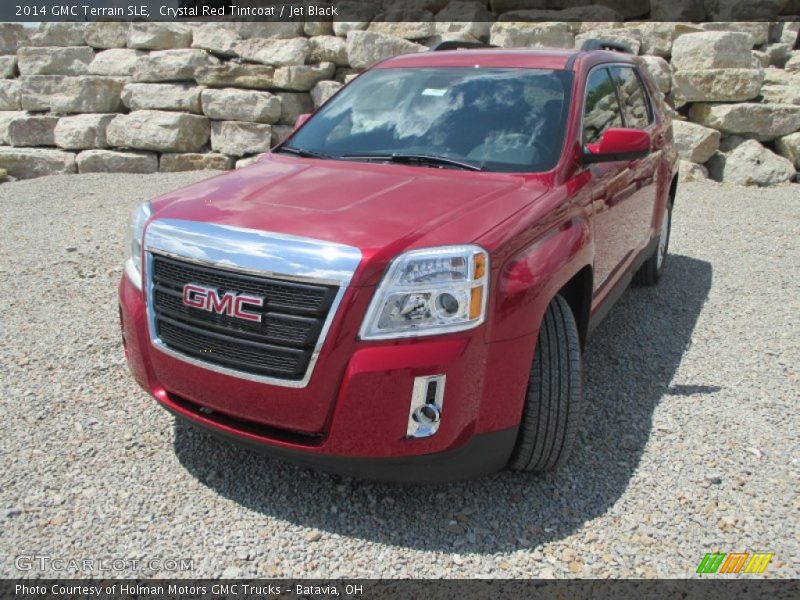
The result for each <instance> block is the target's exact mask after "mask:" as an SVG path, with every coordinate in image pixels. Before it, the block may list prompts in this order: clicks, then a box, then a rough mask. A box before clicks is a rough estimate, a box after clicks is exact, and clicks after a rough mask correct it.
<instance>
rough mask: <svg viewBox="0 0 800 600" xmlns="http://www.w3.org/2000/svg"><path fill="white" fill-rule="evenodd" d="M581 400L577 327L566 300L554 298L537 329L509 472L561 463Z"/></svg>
mask: <svg viewBox="0 0 800 600" xmlns="http://www.w3.org/2000/svg"><path fill="white" fill-rule="evenodd" d="M581 395H582V392H581V348H580V340H579V338H578V328H577V326H576V324H575V318H574V317H573V315H572V310H571V309H570V307H569V304H567V301H566V300H564V298H562V297H561V296H556V297H555V298H553V300H552V301H551V302H550V305H549V306H548V307H547V312H546V313H545V316H544V319H543V320H542V327H541V329H540V330H539V339H538V341H537V343H536V354H535V356H534V358H533V366H532V367H531V373H530V378H529V380H528V391H527V393H526V396H525V407H524V409H523V413H522V422H521V423H520V428H519V434H518V435H519V437H518V438H517V445H516V447H515V449H514V453H513V455H512V457H511V462H510V463H509V467H510V468H512V469H516V470H519V471H549V470H551V469H555V468H557V467H559V466H561V465H562V464H563V463H564V462H565V461H566V459H567V458H568V457H569V453H570V451H571V450H572V446H573V445H574V443H575V437H576V435H577V427H578V421H579V417H580V411H581V404H582V402H581Z"/></svg>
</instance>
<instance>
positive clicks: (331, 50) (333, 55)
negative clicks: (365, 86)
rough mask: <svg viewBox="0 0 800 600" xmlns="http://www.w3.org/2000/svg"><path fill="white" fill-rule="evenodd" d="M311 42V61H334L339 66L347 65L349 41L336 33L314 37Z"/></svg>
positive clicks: (309, 41)
mask: <svg viewBox="0 0 800 600" xmlns="http://www.w3.org/2000/svg"><path fill="white" fill-rule="evenodd" d="M308 43H309V62H311V63H323V62H332V63H333V64H335V65H336V66H337V67H347V66H349V65H350V63H349V62H348V60H347V42H345V41H344V40H343V39H342V38H340V37H337V36H335V35H320V36H317V37H312V38H310V39H309V40H308Z"/></svg>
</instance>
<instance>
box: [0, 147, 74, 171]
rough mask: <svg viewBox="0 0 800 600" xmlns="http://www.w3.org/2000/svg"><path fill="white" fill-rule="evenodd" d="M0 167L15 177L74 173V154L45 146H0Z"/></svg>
mask: <svg viewBox="0 0 800 600" xmlns="http://www.w3.org/2000/svg"><path fill="white" fill-rule="evenodd" d="M0 169H5V170H6V171H7V172H8V174H9V175H11V176H12V177H16V178H17V179H31V178H33V177H42V176H44V175H54V174H56V173H74V172H75V155H74V154H73V153H72V152H64V151H63V150H53V149H46V148H0Z"/></svg>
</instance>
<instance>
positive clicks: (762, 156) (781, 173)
mask: <svg viewBox="0 0 800 600" xmlns="http://www.w3.org/2000/svg"><path fill="white" fill-rule="evenodd" d="M709 172H710V173H711V176H712V177H713V178H714V179H716V180H717V181H722V182H723V183H733V184H737V185H757V186H770V185H777V184H780V183H786V182H788V181H791V180H792V179H793V178H794V175H795V168H794V165H793V164H792V162H791V161H789V160H787V159H786V158H783V157H782V156H778V155H777V154H775V153H773V152H770V151H769V150H767V149H766V148H764V146H762V145H761V144H759V143H758V142H757V141H756V140H747V141H745V142H742V143H741V144H739V145H738V146H736V148H734V149H733V150H731V151H730V152H728V153H727V154H722V153H718V154H716V155H715V156H714V158H713V159H712V160H711V161H709Z"/></svg>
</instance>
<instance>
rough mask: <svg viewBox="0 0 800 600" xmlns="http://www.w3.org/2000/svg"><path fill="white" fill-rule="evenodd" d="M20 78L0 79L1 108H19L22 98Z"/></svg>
mask: <svg viewBox="0 0 800 600" xmlns="http://www.w3.org/2000/svg"><path fill="white" fill-rule="evenodd" d="M21 87H22V86H21V84H20V82H19V80H18V79H0V110H19V109H20V107H21V104H20V100H21V98H22V93H21Z"/></svg>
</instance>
